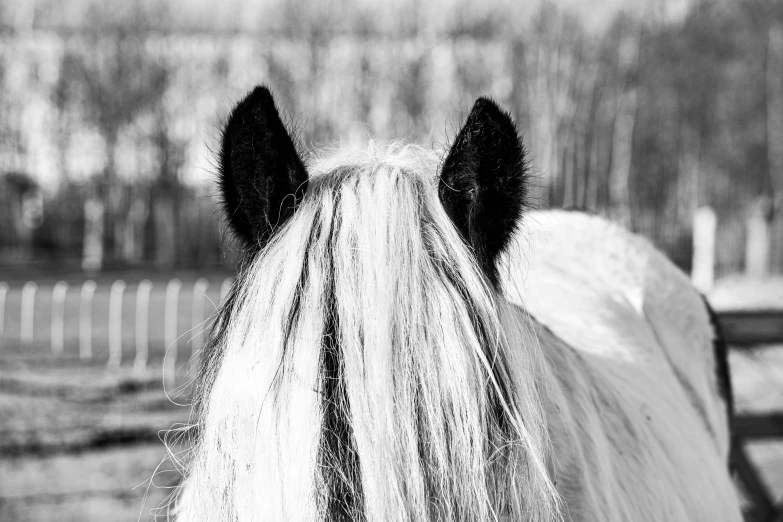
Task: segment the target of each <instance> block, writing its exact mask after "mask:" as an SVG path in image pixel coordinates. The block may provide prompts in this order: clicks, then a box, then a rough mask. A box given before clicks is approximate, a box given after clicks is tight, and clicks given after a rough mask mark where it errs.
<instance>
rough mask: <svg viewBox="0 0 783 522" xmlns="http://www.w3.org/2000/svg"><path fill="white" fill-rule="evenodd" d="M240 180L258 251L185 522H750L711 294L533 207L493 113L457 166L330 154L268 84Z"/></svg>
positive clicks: (232, 204)
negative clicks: (296, 131) (314, 143)
mask: <svg viewBox="0 0 783 522" xmlns="http://www.w3.org/2000/svg"><path fill="white" fill-rule="evenodd" d="M219 167H220V177H219V182H220V188H221V192H222V197H223V207H224V210H225V214H226V217H227V220H228V223H229V225H230V227H231V229H232V230H233V231H234V233H235V235H236V236H237V237H238V239H239V241H240V243H241V245H242V250H243V252H244V254H243V258H242V261H241V263H240V269H239V274H238V276H237V278H236V280H235V283H234V286H233V289H232V291H231V293H230V295H229V298H228V299H227V301H226V303H224V305H223V306H222V308H221V310H220V311H219V315H218V317H217V320H216V321H215V326H214V329H213V332H212V335H211V339H210V341H209V343H208V345H207V346H206V347H205V352H204V356H203V357H202V367H201V370H200V374H199V376H198V380H197V383H196V390H195V398H194V406H193V422H192V430H191V431H192V432H193V437H192V448H191V450H190V452H189V455H188V458H187V462H186V470H185V478H184V480H183V484H182V486H181V488H180V489H179V491H178V492H177V494H176V498H175V499H174V509H173V512H174V513H175V516H176V518H178V519H179V520H193V521H196V520H199V521H201V520H204V521H251V520H252V521H255V520H273V521H348V520H351V521H368V522H369V521H372V522H376V521H377V522H381V521H384V522H385V521H416V522H424V521H428V522H429V521H432V522H434V521H439V522H440V521H444V522H445V521H459V522H463V521H495V520H514V521H517V520H520V521H521V520H524V521H556V520H574V521H602V522H603V521H618V522H619V521H623V522H628V521H655V522H660V521H667V522H668V521H702V520H703V521H707V520H709V521H716V520H723V521H738V520H741V516H740V510H739V502H738V496H737V493H736V492H735V490H734V487H733V484H732V481H731V478H730V475H729V472H728V466H727V462H728V453H729V439H730V436H729V428H728V406H727V402H726V400H725V398H724V396H725V394H723V395H722V394H721V382H720V379H719V377H718V371H717V369H718V366H719V364H718V362H717V361H716V359H715V352H714V350H713V349H712V347H713V342H714V341H715V339H714V336H715V333H714V332H713V330H712V328H711V326H710V321H709V317H708V312H707V310H706V308H705V306H704V304H703V303H702V301H701V300H700V296H699V295H698V293H697V292H696V291H695V290H694V289H693V288H692V287H691V286H690V284H689V282H688V280H687V279H686V278H685V277H684V275H683V274H681V273H680V272H679V271H678V270H677V269H676V268H674V266H673V265H672V264H671V263H670V262H669V261H667V260H666V259H665V258H664V257H663V256H662V255H661V254H660V253H658V252H657V251H656V250H654V249H653V248H652V247H651V246H650V245H649V244H648V243H647V242H646V241H645V240H643V239H641V238H639V237H636V236H633V235H631V234H629V233H627V232H625V231H623V230H622V229H620V228H618V227H617V226H614V225H612V224H610V223H607V222H605V221H603V220H602V219H600V218H597V217H592V216H588V215H585V214H580V213H577V212H564V211H546V212H544V211H531V210H528V208H527V205H526V194H527V187H528V185H529V181H528V174H527V173H528V165H527V160H526V156H525V151H524V148H523V146H522V143H521V141H520V139H519V135H518V132H517V129H516V127H515V124H514V123H513V121H512V120H511V118H510V117H509V115H508V114H507V113H505V112H504V111H503V110H501V109H500V108H499V107H498V106H497V105H496V104H495V103H494V102H493V101H491V100H489V99H486V98H481V99H479V100H478V101H477V102H476V104H475V105H474V107H473V109H472V111H471V112H470V115H469V116H468V118H467V120H466V122H465V124H464V126H463V127H462V129H461V130H460V132H459V134H458V135H457V137H456V139H455V140H454V143H453V144H452V146H451V147H450V148H449V149H448V150H447V151H446V152H445V154H443V160H442V161H441V156H440V155H439V154H437V153H435V152H432V151H428V150H425V149H423V148H420V147H417V146H413V145H405V146H403V145H400V144H391V145H389V146H385V147H379V146H372V147H370V148H369V150H362V151H341V152H338V153H336V154H331V155H328V156H325V157H311V158H307V159H304V158H303V157H302V156H301V155H300V154H299V152H298V151H297V147H296V145H295V143H294V140H293V139H292V137H291V135H290V134H289V132H288V131H287V129H286V126H285V125H284V124H283V122H282V120H281V118H280V116H279V115H278V112H277V109H276V108H275V104H274V101H273V98H272V95H271V94H270V92H269V90H268V89H266V88H265V87H257V88H256V89H255V90H253V91H252V92H251V93H250V94H248V95H247V97H246V98H245V99H243V100H242V101H241V102H240V103H239V104H238V105H237V106H236V108H234V110H233V111H232V112H231V114H230V116H229V118H228V121H227V124H226V126H225V129H224V132H223V135H222V145H221V149H220V155H219Z"/></svg>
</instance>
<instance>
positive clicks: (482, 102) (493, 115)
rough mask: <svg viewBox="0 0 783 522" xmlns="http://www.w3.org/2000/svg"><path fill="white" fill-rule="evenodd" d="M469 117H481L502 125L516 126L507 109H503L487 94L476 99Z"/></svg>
mask: <svg viewBox="0 0 783 522" xmlns="http://www.w3.org/2000/svg"><path fill="white" fill-rule="evenodd" d="M470 117H475V118H481V119H483V120H488V121H492V122H496V123H499V124H502V125H504V126H509V125H511V126H513V127H516V124H515V123H514V119H513V118H512V117H511V114H509V113H508V111H506V110H504V109H503V108H502V107H500V105H498V104H497V102H496V101H495V100H493V99H492V98H490V97H488V96H482V97H481V98H479V99H477V100H476V103H474V104H473V109H471V111H470Z"/></svg>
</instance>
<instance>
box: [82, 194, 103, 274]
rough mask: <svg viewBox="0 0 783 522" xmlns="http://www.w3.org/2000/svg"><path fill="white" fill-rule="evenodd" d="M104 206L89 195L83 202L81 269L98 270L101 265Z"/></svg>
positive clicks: (97, 199)
mask: <svg viewBox="0 0 783 522" xmlns="http://www.w3.org/2000/svg"><path fill="white" fill-rule="evenodd" d="M103 224H104V207H103V202H102V201H101V200H100V199H99V198H95V197H89V198H88V199H87V200H86V201H85V202H84V243H83V246H82V270H85V271H87V272H98V271H100V269H101V267H102V266H103Z"/></svg>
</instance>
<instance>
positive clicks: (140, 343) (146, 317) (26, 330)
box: [0, 278, 231, 383]
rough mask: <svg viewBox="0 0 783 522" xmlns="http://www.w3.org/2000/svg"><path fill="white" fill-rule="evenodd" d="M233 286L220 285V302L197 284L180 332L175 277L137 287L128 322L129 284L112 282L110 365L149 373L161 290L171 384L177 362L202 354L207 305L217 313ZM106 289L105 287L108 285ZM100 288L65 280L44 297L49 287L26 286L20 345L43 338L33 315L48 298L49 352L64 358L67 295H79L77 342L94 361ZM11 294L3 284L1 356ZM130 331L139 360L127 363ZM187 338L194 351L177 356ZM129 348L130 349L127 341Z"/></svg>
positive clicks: (25, 346) (81, 355)
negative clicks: (154, 307) (155, 299)
mask: <svg viewBox="0 0 783 522" xmlns="http://www.w3.org/2000/svg"><path fill="white" fill-rule="evenodd" d="M162 286H165V292H162V288H161V287H162ZM230 286H231V279H230V278H226V279H224V280H223V281H222V283H221V284H220V294H219V300H218V302H214V300H213V299H211V298H210V297H209V296H208V290H209V289H210V283H209V281H207V280H206V279H203V278H201V279H198V280H196V281H195V282H193V283H192V288H191V289H190V290H191V291H190V292H189V295H190V297H191V299H190V317H189V328H182V318H181V313H180V306H179V305H180V291H181V290H182V288H183V283H182V282H181V281H180V280H178V279H171V280H169V281H168V282H163V283H157V284H156V283H153V282H151V281H149V280H147V279H145V280H142V281H140V282H139V283H138V284H137V285H136V287H135V291H136V295H135V307H134V308H135V313H134V314H133V315H132V319H129V317H130V314H128V313H126V314H123V304H124V303H123V301H124V299H123V297H124V294H125V290H126V288H127V285H126V283H125V282H124V281H123V280H116V281H114V282H112V283H111V284H110V285H109V295H108V320H107V323H108V335H107V343H108V362H107V365H108V367H110V368H118V367H120V366H123V365H125V364H131V365H132V367H133V368H134V370H136V371H138V372H140V373H141V372H144V371H146V369H147V366H148V362H149V356H150V349H149V346H150V328H149V325H150V310H151V307H150V298H151V296H152V295H153V293H154V291H155V290H158V292H159V293H163V295H164V304H163V345H164V347H165V350H166V351H165V356H164V359H163V368H164V378H165V379H166V382H167V383H173V382H174V381H175V380H176V373H177V368H178V358H180V359H181V357H182V356H183V355H187V357H188V359H187V361H188V363H189V364H191V365H192V364H195V363H196V362H197V360H198V355H199V351H200V350H201V348H202V347H203V344H204V334H205V330H207V329H208V326H209V325H208V323H209V321H210V320H211V316H212V313H211V312H210V313H209V314H208V313H207V305H208V304H209V305H210V307H211V311H214V309H216V308H217V306H218V305H219V304H220V303H222V302H223V301H224V300H225V298H226V295H227V294H228V291H229V289H230ZM156 287H157V288H156ZM103 288H104V289H105V286H104V287H103ZM98 289H99V285H98V284H96V283H95V281H92V280H87V281H84V282H82V283H81V284H80V285H79V286H71V285H69V284H68V283H67V282H66V281H58V282H57V283H55V284H54V286H53V287H52V289H51V294H50V295H46V294H44V293H43V292H44V291H47V290H48V288H47V289H46V290H39V285H38V284H37V283H36V282H34V281H28V282H26V283H24V285H23V286H22V287H21V291H20V292H19V299H18V303H17V306H18V307H19V309H18V310H19V314H18V320H19V333H18V341H19V344H20V345H21V348H22V350H25V349H28V348H30V347H31V346H32V345H33V341H34V339H36V338H37V339H38V340H39V341H40V339H41V336H42V335H44V334H43V332H42V331H41V330H42V329H45V328H42V327H41V318H36V316H35V313H36V300H37V299H39V300H40V299H42V298H45V300H46V301H47V303H51V305H50V306H49V310H50V314H51V315H50V318H49V332H48V341H49V344H50V349H51V354H52V355H54V356H63V355H64V354H65V353H66V349H67V345H66V336H65V329H66V328H65V326H66V309H67V307H66V296H68V295H69V293H70V295H71V296H72V297H73V294H74V293H76V292H78V312H76V313H78V340H77V341H76V343H77V344H78V356H79V358H80V359H81V360H83V361H85V362H89V361H92V360H93V357H94V356H93V354H94V350H93V339H94V337H95V329H96V327H97V326H99V325H97V324H96V322H95V321H94V316H95V306H93V305H94V303H95V296H96V291H97V290H98ZM10 294H11V288H10V287H9V285H8V284H7V283H5V282H0V357H2V356H3V355H4V353H3V352H4V351H5V349H6V348H7V347H8V346H9V345H10V343H11V342H12V341H13V340H12V339H11V338H10V336H9V335H8V334H9V332H8V326H9V321H8V320H7V319H8V317H9V316H10V315H11V314H10V312H11V310H10V309H9V305H11V304H12V303H10V302H9V301H10V300H9V295H10ZM47 294H48V291H47ZM72 300H73V299H72ZM39 308H40V307H39ZM39 313H40V310H39ZM71 315H73V314H71ZM128 323H133V324H128ZM128 331H132V332H133V334H134V335H133V339H134V341H133V342H134V344H135V347H134V348H135V356H134V357H133V358H132V360H129V361H126V360H124V359H123V332H128ZM185 334H191V337H190V339H189V341H190V342H189V344H190V353H189V354H178V340H179V339H180V337H181V336H183V335H185ZM125 344H126V347H127V343H125ZM126 357H127V356H126Z"/></svg>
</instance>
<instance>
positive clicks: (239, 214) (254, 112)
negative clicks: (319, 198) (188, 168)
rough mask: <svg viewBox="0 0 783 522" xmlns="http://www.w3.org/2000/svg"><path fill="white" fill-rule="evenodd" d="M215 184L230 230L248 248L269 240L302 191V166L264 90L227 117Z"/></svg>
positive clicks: (304, 185)
mask: <svg viewBox="0 0 783 522" xmlns="http://www.w3.org/2000/svg"><path fill="white" fill-rule="evenodd" d="M219 183H220V190H221V193H222V197H223V208H224V210H225V212H226V216H227V218H228V221H229V223H230V225H231V228H232V229H233V230H234V233H236V235H237V236H239V238H240V239H242V240H243V241H244V242H245V243H246V244H247V245H248V246H250V247H251V248H262V247H263V246H264V245H265V244H266V242H267V241H269V238H270V237H271V236H272V234H273V233H274V231H275V230H276V229H277V228H279V227H280V226H282V225H283V224H284V223H285V222H286V221H287V220H288V218H290V217H291V215H292V214H293V213H294V210H295V209H296V206H297V204H298V203H299V202H300V201H301V199H302V197H303V195H304V193H305V190H306V189H307V171H306V170H305V166H304V163H302V160H301V159H300V157H299V154H298V153H297V152H296V147H295V146H294V142H293V140H292V139H291V136H290V135H289V133H288V131H287V130H286V128H285V125H283V122H282V120H281V119H280V115H279V114H278V112H277V108H275V102H274V99H273V98H272V93H270V92H269V89H267V88H266V87H263V86H258V87H256V88H255V89H254V90H253V91H252V92H251V93H250V94H248V95H247V96H246V97H245V99H243V100H242V101H241V102H239V103H238V104H237V106H236V107H234V109H233V110H232V111H231V114H230V115H229V117H228V122H227V123H226V126H225V128H224V129H223V137H222V141H221V146H220V180H219Z"/></svg>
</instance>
